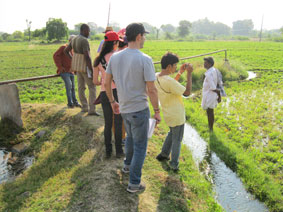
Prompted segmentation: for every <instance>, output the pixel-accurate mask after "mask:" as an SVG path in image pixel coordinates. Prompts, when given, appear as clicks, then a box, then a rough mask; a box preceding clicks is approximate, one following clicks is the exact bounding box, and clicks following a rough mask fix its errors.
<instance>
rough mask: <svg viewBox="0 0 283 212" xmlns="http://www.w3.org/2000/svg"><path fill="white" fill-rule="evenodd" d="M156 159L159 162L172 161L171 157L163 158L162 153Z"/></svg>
mask: <svg viewBox="0 0 283 212" xmlns="http://www.w3.org/2000/svg"><path fill="white" fill-rule="evenodd" d="M156 159H157V160H159V161H164V160H170V158H169V157H166V156H163V155H162V154H161V153H160V154H159V155H157V156H156Z"/></svg>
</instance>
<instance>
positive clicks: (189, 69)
mask: <svg viewBox="0 0 283 212" xmlns="http://www.w3.org/2000/svg"><path fill="white" fill-rule="evenodd" d="M186 70H187V72H189V73H192V72H193V70H194V68H193V65H192V64H191V63H186Z"/></svg>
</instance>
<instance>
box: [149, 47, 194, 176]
mask: <svg viewBox="0 0 283 212" xmlns="http://www.w3.org/2000/svg"><path fill="white" fill-rule="evenodd" d="M178 62H179V58H178V57H177V56H176V55H175V54H172V53H170V52H168V53H167V54H165V55H164V56H163V57H162V59H161V68H162V70H161V72H160V73H158V74H156V75H157V79H156V81H155V85H156V87H157V90H158V97H159V100H160V104H161V108H162V112H163V117H164V121H165V123H166V124H167V125H168V126H169V128H170V130H169V132H168V134H167V137H166V139H165V142H164V144H163V147H162V150H161V153H160V154H159V155H157V157H156V159H157V160H159V161H163V160H169V155H170V153H171V161H170V163H169V164H170V168H171V169H172V170H173V171H178V169H179V155H180V150H181V142H182V139H183V135H184V124H185V121H186V118H185V108H184V104H183V100H182V95H183V96H189V95H190V94H191V90H192V72H193V67H192V65H191V64H183V65H182V66H181V67H180V70H179V72H178V74H177V75H176V77H175V79H173V78H171V77H170V75H171V74H173V73H174V72H175V71H176V68H177V63H178ZM185 70H187V85H186V87H184V86H183V85H181V83H179V82H178V80H179V78H180V76H181V74H182V73H183V72H184V71H185Z"/></svg>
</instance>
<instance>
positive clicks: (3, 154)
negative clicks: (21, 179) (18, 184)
mask: <svg viewBox="0 0 283 212" xmlns="http://www.w3.org/2000/svg"><path fill="white" fill-rule="evenodd" d="M8 160H9V152H8V151H6V150H5V149H0V184H1V183H4V182H6V181H12V180H14V179H15V177H16V176H17V175H18V174H20V173H21V172H22V171H23V170H25V169H27V168H28V167H30V166H31V165H32V163H33V161H34V157H28V156H24V157H21V158H20V159H19V161H18V163H17V165H15V166H14V167H13V166H12V165H10V164H9V163H8Z"/></svg>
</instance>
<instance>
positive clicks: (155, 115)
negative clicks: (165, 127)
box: [154, 113, 161, 126]
mask: <svg viewBox="0 0 283 212" xmlns="http://www.w3.org/2000/svg"><path fill="white" fill-rule="evenodd" d="M154 119H155V120H156V125H157V124H159V123H160V121H161V117H160V113H155V114H154ZM156 125H155V126H156Z"/></svg>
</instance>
